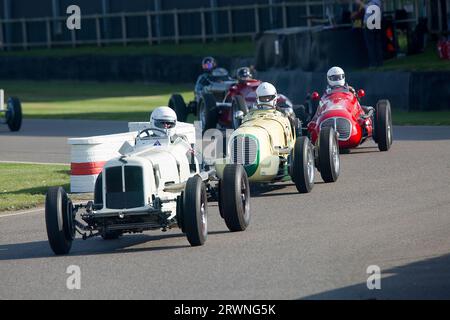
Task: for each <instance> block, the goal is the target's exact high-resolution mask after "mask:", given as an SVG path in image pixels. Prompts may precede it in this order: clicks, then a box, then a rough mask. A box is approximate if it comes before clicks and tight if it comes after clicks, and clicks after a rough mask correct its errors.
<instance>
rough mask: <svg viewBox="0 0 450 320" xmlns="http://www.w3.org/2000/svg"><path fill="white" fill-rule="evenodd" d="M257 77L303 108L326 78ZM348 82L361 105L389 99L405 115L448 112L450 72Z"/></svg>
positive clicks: (359, 77)
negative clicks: (360, 95) (360, 94)
mask: <svg viewBox="0 0 450 320" xmlns="http://www.w3.org/2000/svg"><path fill="white" fill-rule="evenodd" d="M258 77H259V78H260V79H262V80H264V81H268V82H271V83H273V84H275V85H276V87H277V89H278V91H279V92H280V93H283V94H285V95H287V96H288V97H290V98H291V99H292V101H293V102H294V103H295V104H302V103H303V102H304V100H305V98H306V95H307V94H310V93H311V92H313V91H317V92H319V93H322V92H324V91H325V88H326V74H325V73H321V72H304V71H300V70H292V71H285V70H270V71H267V72H259V73H258ZM346 78H347V81H348V82H349V84H350V85H352V86H353V87H354V88H355V89H364V90H365V91H366V96H365V97H364V98H363V99H362V103H363V104H364V105H375V104H376V103H377V101H378V100H379V99H389V100H390V101H391V105H392V107H393V108H394V109H397V110H404V111H433V110H450V72H398V71H387V72H348V73H346Z"/></svg>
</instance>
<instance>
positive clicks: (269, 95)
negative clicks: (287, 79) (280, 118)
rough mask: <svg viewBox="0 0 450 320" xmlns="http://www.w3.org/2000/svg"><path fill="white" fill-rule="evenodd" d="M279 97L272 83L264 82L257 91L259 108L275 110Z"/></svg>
mask: <svg viewBox="0 0 450 320" xmlns="http://www.w3.org/2000/svg"><path fill="white" fill-rule="evenodd" d="M277 97H278V94H277V89H276V88H275V87H274V86H273V84H271V83H268V82H263V83H261V84H260V85H259V87H258V88H257V89H256V98H257V103H258V107H259V106H268V107H271V108H275V107H276V105H277Z"/></svg>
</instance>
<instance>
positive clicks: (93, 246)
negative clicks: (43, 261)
mask: <svg viewBox="0 0 450 320" xmlns="http://www.w3.org/2000/svg"><path fill="white" fill-rule="evenodd" d="M223 233H229V231H211V232H209V233H208V236H211V235H216V234H223ZM172 238H180V244H179V245H165V246H157V245H156V244H157V241H159V240H166V239H172ZM144 243H149V244H150V245H151V244H153V243H155V246H151V247H150V246H148V247H144V248H142V247H141V248H132V247H133V246H137V245H140V244H144ZM183 243H184V244H183ZM189 247H191V246H190V245H189V243H188V242H187V240H186V236H185V235H184V234H182V233H177V234H169V235H164V234H162V235H148V234H139V235H124V236H122V237H120V238H119V239H117V240H107V241H106V240H103V239H101V238H94V239H88V240H86V241H84V240H81V239H80V238H78V239H76V240H75V241H74V242H73V245H72V250H71V252H70V254H68V255H64V256H61V257H76V256H90V255H100V254H118V253H120V254H121V253H137V252H152V251H162V250H176V249H182V248H189ZM55 257H56V258H57V257H58V256H55V255H54V254H53V252H52V250H51V249H50V245H49V243H48V241H34V242H24V243H13V244H5V245H0V261H3V260H24V259H39V258H55Z"/></svg>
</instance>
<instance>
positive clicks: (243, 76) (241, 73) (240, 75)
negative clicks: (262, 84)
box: [236, 67, 253, 81]
mask: <svg viewBox="0 0 450 320" xmlns="http://www.w3.org/2000/svg"><path fill="white" fill-rule="evenodd" d="M236 78H237V79H238V80H239V81H248V80H251V79H253V75H252V72H251V70H250V68H247V67H242V68H239V69H238V70H237V72H236Z"/></svg>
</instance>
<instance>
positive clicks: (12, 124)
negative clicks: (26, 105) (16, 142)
mask: <svg viewBox="0 0 450 320" xmlns="http://www.w3.org/2000/svg"><path fill="white" fill-rule="evenodd" d="M6 123H7V124H8V127H9V130H11V131H19V130H20V127H21V126H22V105H21V103H20V100H19V99H18V98H14V97H11V98H9V99H8V109H7V111H6Z"/></svg>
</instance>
